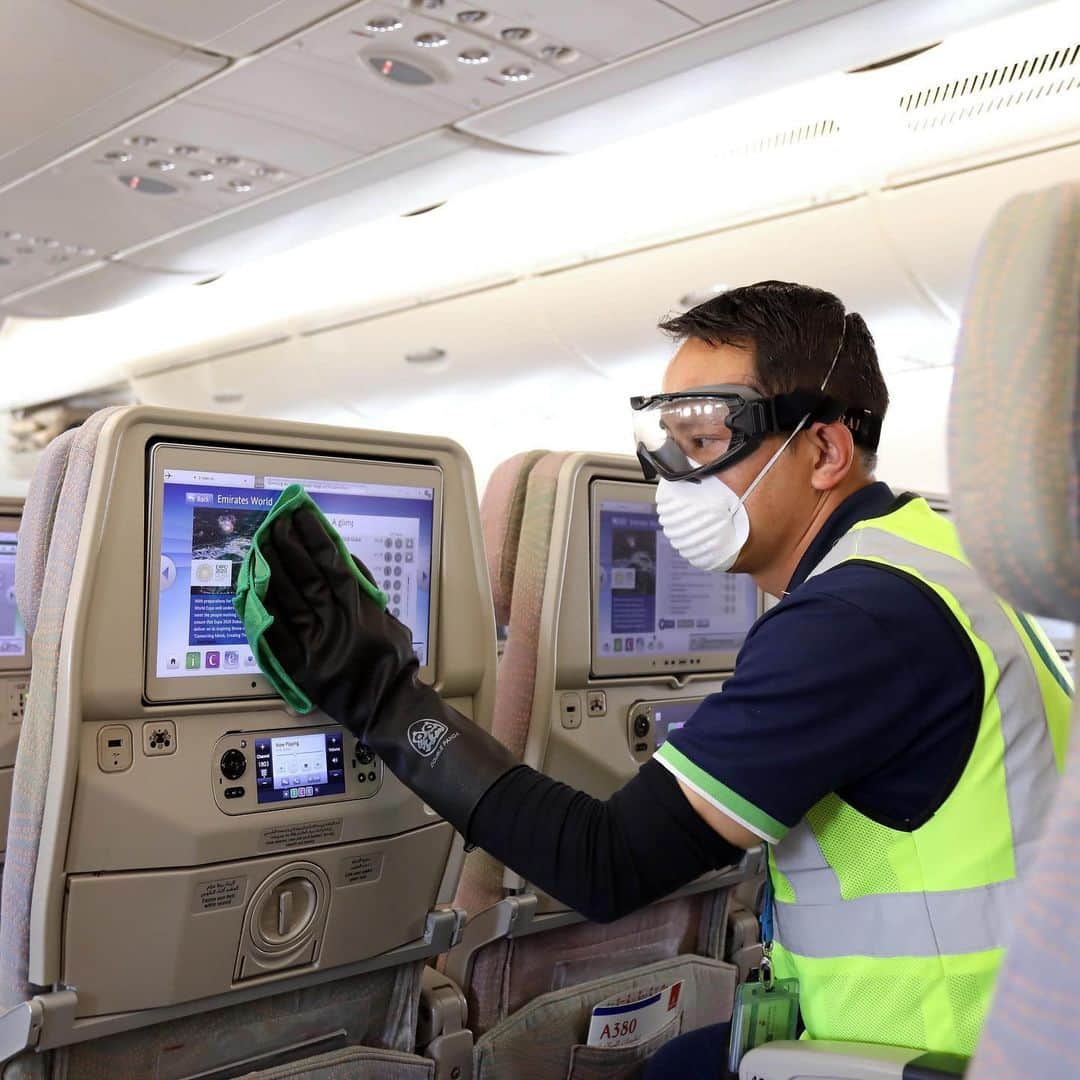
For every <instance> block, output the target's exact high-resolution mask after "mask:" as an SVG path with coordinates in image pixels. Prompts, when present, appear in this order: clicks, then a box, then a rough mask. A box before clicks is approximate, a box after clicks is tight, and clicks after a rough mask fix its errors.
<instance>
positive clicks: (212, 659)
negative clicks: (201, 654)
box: [206, 652, 221, 668]
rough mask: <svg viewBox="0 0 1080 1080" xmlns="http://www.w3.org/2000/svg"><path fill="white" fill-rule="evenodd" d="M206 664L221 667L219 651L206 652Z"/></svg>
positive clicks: (210, 666) (211, 666) (209, 666)
mask: <svg viewBox="0 0 1080 1080" xmlns="http://www.w3.org/2000/svg"><path fill="white" fill-rule="evenodd" d="M206 666H207V667H208V668H219V667H221V653H219V652H208V653H207V654H206Z"/></svg>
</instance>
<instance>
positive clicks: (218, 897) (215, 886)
mask: <svg viewBox="0 0 1080 1080" xmlns="http://www.w3.org/2000/svg"><path fill="white" fill-rule="evenodd" d="M246 893H247V878H246V877H227V878H215V879H214V880H213V881H199V882H197V883H196V885H195V899H194V900H193V902H192V905H191V910H192V911H193V912H194V913H195V914H196V915H198V914H199V913H200V912H203V911H220V910H221V909H222V908H231V907H236V906H237V905H238V904H242V903H243V902H244V896H245V894H246Z"/></svg>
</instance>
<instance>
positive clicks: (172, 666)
mask: <svg viewBox="0 0 1080 1080" xmlns="http://www.w3.org/2000/svg"><path fill="white" fill-rule="evenodd" d="M165 666H166V667H167V668H168V669H169V670H170V671H177V670H178V669H179V667H180V657H179V656H170V657H169V659H168V660H166V661H165Z"/></svg>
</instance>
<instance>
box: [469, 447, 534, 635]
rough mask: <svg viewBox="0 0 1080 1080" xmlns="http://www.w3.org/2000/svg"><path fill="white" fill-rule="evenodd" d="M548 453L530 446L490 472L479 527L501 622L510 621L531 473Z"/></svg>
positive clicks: (497, 613) (493, 597) (482, 501)
mask: <svg viewBox="0 0 1080 1080" xmlns="http://www.w3.org/2000/svg"><path fill="white" fill-rule="evenodd" d="M546 453H547V451H546V450H527V451H526V452H525V453H522V454H515V455H514V456H513V457H512V458H507V459H506V461H504V462H503V463H502V464H501V465H499V466H498V467H497V468H496V469H495V471H494V472H493V473H492V474H491V478H490V479H489V480H488V484H487V487H486V488H485V489H484V497H483V499H482V500H481V502H480V527H481V529H482V530H483V534H484V552H485V555H486V557H487V567H488V578H489V579H490V581H491V599H492V601H493V603H494V605H495V622H496V624H497V625H499V626H506V625H507V624H508V623H509V622H510V601H511V598H512V596H513V592H514V571H515V570H516V569H517V556H518V542H519V540H520V539H521V520H522V518H523V517H524V514H525V495H526V492H527V491H528V486H529V473H531V472H532V470H533V466H534V465H535V464H536V463H537V462H538V461H539V460H540V459H541V458H542V457H543V456H544V455H545V454H546Z"/></svg>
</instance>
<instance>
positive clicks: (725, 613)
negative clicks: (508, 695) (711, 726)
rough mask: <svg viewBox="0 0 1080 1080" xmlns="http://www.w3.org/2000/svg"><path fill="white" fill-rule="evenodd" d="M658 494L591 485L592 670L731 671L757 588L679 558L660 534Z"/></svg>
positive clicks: (752, 615)
mask: <svg viewBox="0 0 1080 1080" xmlns="http://www.w3.org/2000/svg"><path fill="white" fill-rule="evenodd" d="M654 490H655V489H654V488H653V487H652V485H646V484H633V483H625V482H624V483H619V482H615V481H606V480H597V481H594V482H593V485H592V500H593V514H592V525H593V574H592V580H593V593H594V597H593V635H592V641H593V647H592V651H593V671H594V672H595V673H596V674H638V673H651V672H655V671H657V670H664V669H665V668H666V669H668V670H670V669H671V668H676V669H679V670H689V671H695V670H700V671H730V670H731V669H732V667H733V666H734V663H735V656H736V654H737V653H738V651H739V648H740V647H741V646H742V643H743V640H744V639H745V638H746V634H747V632H748V631H749V629H750V627H751V626H752V625H753V623H754V620H755V619H756V618H757V616H758V611H759V599H758V595H759V594H758V590H757V587H756V586H755V585H754V583H753V581H752V580H751V579H750V578H749V577H747V576H746V575H744V574H721V573H710V572H706V571H702V570H697V569H695V568H694V567H693V566H691V565H690V564H689V563H688V562H687V561H686V560H685V559H684V558H683V557H682V556H681V555H679V554H678V552H676V551H675V549H674V548H673V547H672V546H671V544H670V543H669V542H668V539H667V537H666V536H665V535H664V533H663V530H662V529H661V528H660V520H659V517H658V516H657V513H656V506H655V504H654V502H653V498H654Z"/></svg>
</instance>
